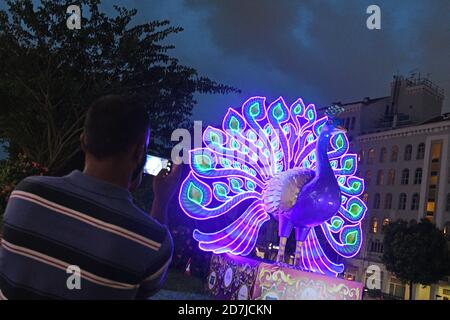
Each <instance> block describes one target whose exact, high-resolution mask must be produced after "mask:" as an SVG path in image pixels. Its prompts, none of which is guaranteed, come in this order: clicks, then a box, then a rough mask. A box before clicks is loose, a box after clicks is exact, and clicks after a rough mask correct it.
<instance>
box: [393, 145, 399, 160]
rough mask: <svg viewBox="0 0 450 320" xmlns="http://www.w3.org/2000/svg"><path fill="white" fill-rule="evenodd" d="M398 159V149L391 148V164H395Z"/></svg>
mask: <svg viewBox="0 0 450 320" xmlns="http://www.w3.org/2000/svg"><path fill="white" fill-rule="evenodd" d="M397 158H398V147H397V146H393V147H392V151H391V162H397Z"/></svg>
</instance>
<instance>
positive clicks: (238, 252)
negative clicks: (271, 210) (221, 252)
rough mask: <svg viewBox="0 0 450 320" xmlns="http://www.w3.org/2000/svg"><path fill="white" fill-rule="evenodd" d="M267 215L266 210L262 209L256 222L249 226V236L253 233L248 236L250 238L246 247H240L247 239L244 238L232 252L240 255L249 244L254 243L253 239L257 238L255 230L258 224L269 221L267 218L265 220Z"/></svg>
mask: <svg viewBox="0 0 450 320" xmlns="http://www.w3.org/2000/svg"><path fill="white" fill-rule="evenodd" d="M267 217H268V214H267V213H266V212H264V211H262V213H261V214H260V215H259V216H258V217H257V218H256V222H255V223H254V224H253V225H252V226H251V227H250V228H249V230H248V232H247V236H248V235H249V234H250V233H251V235H250V237H248V238H249V239H250V240H249V241H248V242H247V244H246V245H245V247H244V248H243V249H240V247H241V246H242V244H243V243H244V241H245V239H244V241H242V242H241V243H240V244H239V246H238V247H237V248H235V249H234V250H233V251H231V253H232V254H236V255H240V254H242V253H243V252H244V251H246V249H247V248H248V246H249V245H250V244H251V243H252V239H254V238H255V231H256V230H257V226H259V225H260V223H261V222H265V221H267V220H264V219H266V218H267ZM246 238H247V237H246ZM238 250H240V251H238Z"/></svg>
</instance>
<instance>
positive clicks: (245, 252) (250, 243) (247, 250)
mask: <svg viewBox="0 0 450 320" xmlns="http://www.w3.org/2000/svg"><path fill="white" fill-rule="evenodd" d="M268 220H270V216H269V215H268V214H266V216H265V217H264V219H262V220H261V221H260V223H258V225H257V227H256V229H255V231H256V235H257V234H258V233H259V229H261V227H262V226H263V224H264V223H265V222H266V221H268ZM252 237H253V238H252V239H251V242H249V244H248V246H247V248H245V250H244V251H243V252H242V253H241V254H242V255H248V254H250V253H251V251H252V250H253V248H254V247H255V245H256V240H257V237H255V236H254V235H253V234H252Z"/></svg>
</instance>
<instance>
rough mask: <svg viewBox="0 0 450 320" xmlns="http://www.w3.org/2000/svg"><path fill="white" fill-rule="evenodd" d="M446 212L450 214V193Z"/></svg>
mask: <svg viewBox="0 0 450 320" xmlns="http://www.w3.org/2000/svg"><path fill="white" fill-rule="evenodd" d="M445 211H448V212H450V193H449V194H447V205H446V206H445Z"/></svg>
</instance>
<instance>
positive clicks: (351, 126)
mask: <svg viewBox="0 0 450 320" xmlns="http://www.w3.org/2000/svg"><path fill="white" fill-rule="evenodd" d="M355 120H356V119H355V117H352V122H351V124H350V130H353V129H355Z"/></svg>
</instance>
